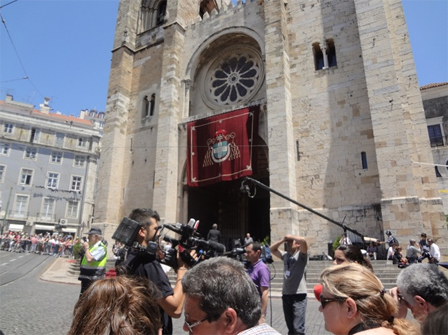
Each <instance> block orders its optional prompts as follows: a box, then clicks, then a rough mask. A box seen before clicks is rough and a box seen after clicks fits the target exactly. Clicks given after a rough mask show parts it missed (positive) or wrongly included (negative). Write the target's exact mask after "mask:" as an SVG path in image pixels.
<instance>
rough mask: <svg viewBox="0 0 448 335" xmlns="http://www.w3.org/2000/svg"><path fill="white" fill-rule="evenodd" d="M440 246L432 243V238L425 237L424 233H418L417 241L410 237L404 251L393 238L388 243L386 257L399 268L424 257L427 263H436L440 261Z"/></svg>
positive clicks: (420, 260)
mask: <svg viewBox="0 0 448 335" xmlns="http://www.w3.org/2000/svg"><path fill="white" fill-rule="evenodd" d="M440 257H441V254H440V248H439V246H438V245H437V244H436V243H434V240H433V239H432V238H427V235H426V233H422V234H421V235H420V240H419V242H418V243H417V241H416V239H413V238H411V239H410V240H409V245H408V246H407V247H406V251H403V247H402V246H400V244H399V242H398V241H397V240H396V239H394V240H393V241H391V242H390V243H389V249H388V252H387V259H388V260H390V261H392V262H393V264H397V265H398V267H399V268H405V267H407V266H409V265H411V264H415V263H421V262H422V261H423V260H424V259H426V258H427V259H428V262H429V263H434V264H437V263H439V262H440Z"/></svg>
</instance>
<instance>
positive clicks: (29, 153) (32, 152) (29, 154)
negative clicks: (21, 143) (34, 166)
mask: <svg viewBox="0 0 448 335" xmlns="http://www.w3.org/2000/svg"><path fill="white" fill-rule="evenodd" d="M36 157H37V149H36V148H26V150H25V158H26V159H31V160H36Z"/></svg>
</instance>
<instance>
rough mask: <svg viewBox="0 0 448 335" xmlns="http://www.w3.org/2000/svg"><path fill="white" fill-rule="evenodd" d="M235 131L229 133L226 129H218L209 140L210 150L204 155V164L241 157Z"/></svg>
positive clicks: (208, 164)
mask: <svg viewBox="0 0 448 335" xmlns="http://www.w3.org/2000/svg"><path fill="white" fill-rule="evenodd" d="M235 136H236V135H235V133H234V132H232V133H230V134H228V135H227V131H226V130H225V129H221V130H218V131H217V132H216V133H215V137H212V138H209V139H208V140H207V146H208V151H207V153H206V154H205V157H204V164H202V166H210V165H212V164H213V163H221V162H224V161H225V160H226V159H229V160H234V159H235V158H239V157H240V149H239V148H238V146H237V145H236V144H235V142H234V139H235Z"/></svg>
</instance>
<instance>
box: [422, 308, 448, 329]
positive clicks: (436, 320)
mask: <svg viewBox="0 0 448 335" xmlns="http://www.w3.org/2000/svg"><path fill="white" fill-rule="evenodd" d="M447 315H448V303H446V304H444V305H443V306H441V307H439V308H437V310H435V311H433V312H431V313H429V314H428V316H427V317H426V319H425V322H423V324H422V334H424V335H441V334H448V322H447V321H446V316H447Z"/></svg>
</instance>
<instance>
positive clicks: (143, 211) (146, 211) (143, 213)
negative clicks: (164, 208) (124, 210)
mask: <svg viewBox="0 0 448 335" xmlns="http://www.w3.org/2000/svg"><path fill="white" fill-rule="evenodd" d="M148 217H151V218H153V219H155V220H156V221H157V222H159V221H160V216H159V213H157V212H156V211H154V210H152V209H151V208H136V209H134V210H133V211H132V212H131V214H129V218H130V219H131V220H134V221H137V222H138V223H140V224H142V223H143V221H144V220H145V219H146V218H148Z"/></svg>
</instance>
